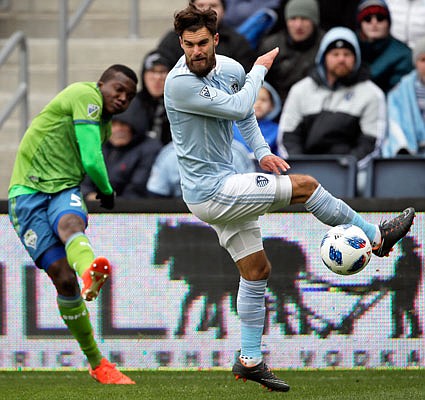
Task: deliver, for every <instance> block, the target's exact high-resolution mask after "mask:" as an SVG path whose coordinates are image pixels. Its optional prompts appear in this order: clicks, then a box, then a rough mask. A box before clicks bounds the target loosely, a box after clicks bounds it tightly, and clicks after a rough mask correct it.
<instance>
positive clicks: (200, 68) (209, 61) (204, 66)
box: [186, 53, 215, 77]
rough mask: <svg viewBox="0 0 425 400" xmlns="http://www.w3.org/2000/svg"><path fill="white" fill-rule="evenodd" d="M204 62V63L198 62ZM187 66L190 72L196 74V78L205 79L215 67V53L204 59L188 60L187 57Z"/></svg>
mask: <svg viewBox="0 0 425 400" xmlns="http://www.w3.org/2000/svg"><path fill="white" fill-rule="evenodd" d="M200 60H202V61H203V62H197V61H200ZM186 64H187V67H188V68H189V71H190V72H192V73H194V74H195V75H196V76H199V77H204V76H207V75H208V74H209V73H210V72H211V70H212V69H213V68H214V67H215V53H212V54H211V55H207V56H206V57H203V58H197V59H192V60H188V59H187V57H186Z"/></svg>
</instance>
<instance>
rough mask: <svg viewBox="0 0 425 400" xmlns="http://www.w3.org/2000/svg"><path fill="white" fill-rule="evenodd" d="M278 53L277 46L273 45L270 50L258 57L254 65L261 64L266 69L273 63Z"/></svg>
mask: <svg viewBox="0 0 425 400" xmlns="http://www.w3.org/2000/svg"><path fill="white" fill-rule="evenodd" d="M278 54H279V47H275V48H274V49H273V50H270V51H269V52H267V53H265V54H263V55H262V56H260V57H258V58H257V60H256V61H255V63H254V65H262V66H264V67H266V68H267V70H269V69H270V68H271V66H272V64H273V61H274V59H275V58H276V56H277V55H278Z"/></svg>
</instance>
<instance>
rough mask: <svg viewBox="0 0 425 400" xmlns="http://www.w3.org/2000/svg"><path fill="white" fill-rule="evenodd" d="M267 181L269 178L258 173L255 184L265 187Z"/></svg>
mask: <svg viewBox="0 0 425 400" xmlns="http://www.w3.org/2000/svg"><path fill="white" fill-rule="evenodd" d="M268 183H269V180H268V179H267V178H266V177H265V176H263V175H258V176H257V186H258V187H265V186H267V185H268Z"/></svg>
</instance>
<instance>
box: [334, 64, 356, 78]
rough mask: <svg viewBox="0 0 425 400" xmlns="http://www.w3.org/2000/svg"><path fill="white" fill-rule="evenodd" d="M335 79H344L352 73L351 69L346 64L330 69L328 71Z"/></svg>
mask: <svg viewBox="0 0 425 400" xmlns="http://www.w3.org/2000/svg"><path fill="white" fill-rule="evenodd" d="M328 72H330V73H331V74H332V75H333V76H334V77H335V78H336V79H339V78H344V77H346V76H348V75H350V74H351V72H353V67H351V66H348V65H346V64H338V65H336V66H334V68H332V70H328Z"/></svg>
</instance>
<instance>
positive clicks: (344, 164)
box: [286, 155, 357, 198]
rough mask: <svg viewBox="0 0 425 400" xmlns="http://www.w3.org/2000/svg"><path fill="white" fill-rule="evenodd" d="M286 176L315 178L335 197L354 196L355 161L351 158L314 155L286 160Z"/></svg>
mask: <svg viewBox="0 0 425 400" xmlns="http://www.w3.org/2000/svg"><path fill="white" fill-rule="evenodd" d="M286 161H288V163H289V165H290V166H291V169H290V170H289V171H288V174H307V175H311V176H313V177H314V178H316V179H317V180H318V181H319V182H320V183H321V184H322V186H323V187H324V188H325V189H326V190H328V191H329V192H331V193H332V194H333V195H334V196H336V197H345V198H352V197H355V196H356V183H357V161H356V159H355V158H354V157H352V156H345V155H340V156H334V155H314V156H290V157H288V158H286Z"/></svg>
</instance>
